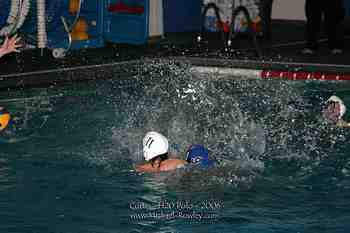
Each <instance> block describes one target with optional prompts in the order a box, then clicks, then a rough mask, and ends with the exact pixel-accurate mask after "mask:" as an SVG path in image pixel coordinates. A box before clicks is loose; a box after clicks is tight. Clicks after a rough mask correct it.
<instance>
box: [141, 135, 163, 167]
mask: <svg viewBox="0 0 350 233" xmlns="http://www.w3.org/2000/svg"><path fill="white" fill-rule="evenodd" d="M142 144H143V156H144V157H145V160H146V161H149V160H151V159H153V158H155V157H157V156H159V155H162V154H165V153H167V152H168V149H169V143H168V139H166V137H165V136H163V135H162V134H160V133H157V132H154V131H151V132H148V133H147V134H146V136H145V137H144V138H143V143H142Z"/></svg>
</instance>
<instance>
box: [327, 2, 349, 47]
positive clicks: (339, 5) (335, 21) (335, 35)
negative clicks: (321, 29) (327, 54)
mask: <svg viewBox="0 0 350 233" xmlns="http://www.w3.org/2000/svg"><path fill="white" fill-rule="evenodd" d="M324 12H325V26H326V32H327V37H328V47H329V49H331V50H334V49H340V50H341V49H343V46H344V41H343V40H344V38H343V29H342V22H343V20H344V16H345V9H344V6H343V2H342V0H332V1H327V3H326V4H325V5H324Z"/></svg>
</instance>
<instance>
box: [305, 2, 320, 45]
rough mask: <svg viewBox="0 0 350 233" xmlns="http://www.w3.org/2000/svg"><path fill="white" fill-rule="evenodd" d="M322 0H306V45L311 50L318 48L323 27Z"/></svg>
mask: <svg viewBox="0 0 350 233" xmlns="http://www.w3.org/2000/svg"><path fill="white" fill-rule="evenodd" d="M320 2H322V1H320V0H306V2H305V14H306V19H307V22H306V40H307V44H306V47H307V48H308V49H311V50H316V49H317V47H318V44H317V40H318V35H319V33H320V28H321V19H322V11H321V4H320Z"/></svg>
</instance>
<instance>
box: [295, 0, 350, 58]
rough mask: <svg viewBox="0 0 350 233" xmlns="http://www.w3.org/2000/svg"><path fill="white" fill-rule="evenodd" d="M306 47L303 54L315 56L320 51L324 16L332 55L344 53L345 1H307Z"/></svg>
mask: <svg viewBox="0 0 350 233" xmlns="http://www.w3.org/2000/svg"><path fill="white" fill-rule="evenodd" d="M305 14H306V19H307V23H306V40H307V44H306V47H305V48H304V49H303V50H302V51H301V52H302V53H303V54H314V53H315V52H316V50H317V49H318V43H317V41H318V36H319V33H320V29H321V22H322V16H323V17H324V23H325V27H326V34H327V37H328V48H329V49H330V52H331V53H332V54H341V53H342V52H343V46H344V41H343V40H344V39H343V28H342V21H343V20H344V17H345V8H344V4H343V0H306V2H305Z"/></svg>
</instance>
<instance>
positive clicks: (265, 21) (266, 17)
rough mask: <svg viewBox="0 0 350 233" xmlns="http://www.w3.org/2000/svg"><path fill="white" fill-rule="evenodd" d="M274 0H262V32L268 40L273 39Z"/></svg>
mask: <svg viewBox="0 0 350 233" xmlns="http://www.w3.org/2000/svg"><path fill="white" fill-rule="evenodd" d="M272 4H273V0H261V2H260V11H261V13H260V15H261V18H262V33H263V36H264V38H266V39H267V40H270V39H271V13H272Z"/></svg>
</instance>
